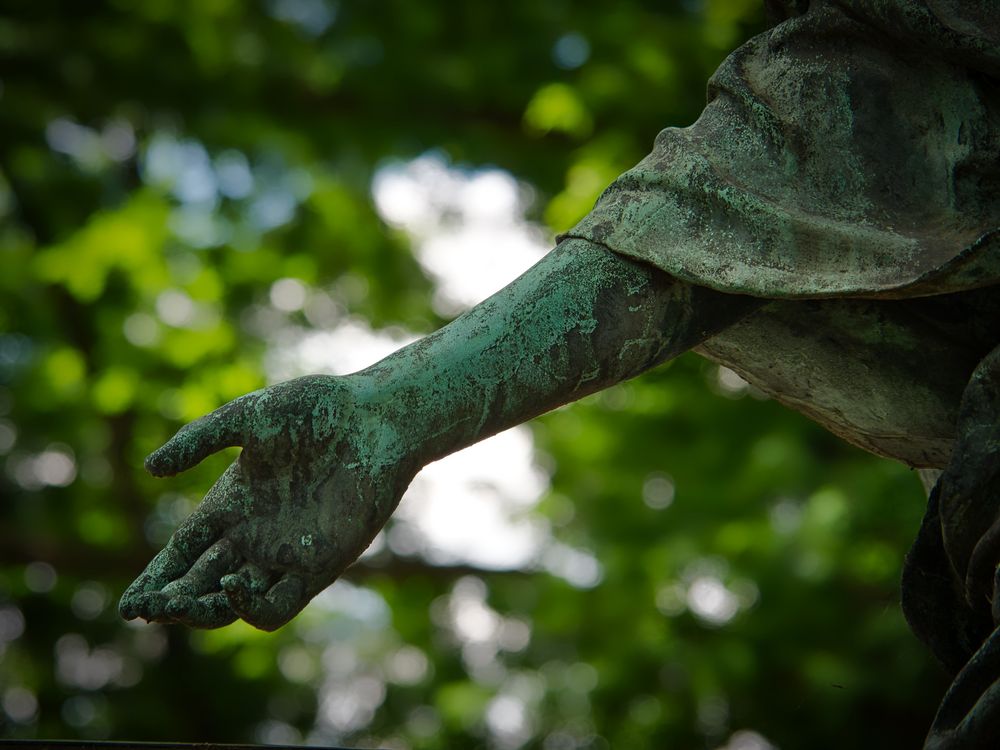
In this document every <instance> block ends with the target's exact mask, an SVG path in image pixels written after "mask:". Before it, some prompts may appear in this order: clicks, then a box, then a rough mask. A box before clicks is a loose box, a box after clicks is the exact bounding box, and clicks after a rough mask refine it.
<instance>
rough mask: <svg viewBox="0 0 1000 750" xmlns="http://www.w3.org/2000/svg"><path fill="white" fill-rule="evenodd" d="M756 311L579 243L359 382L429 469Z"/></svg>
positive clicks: (749, 305) (572, 243) (747, 304)
mask: <svg viewBox="0 0 1000 750" xmlns="http://www.w3.org/2000/svg"><path fill="white" fill-rule="evenodd" d="M754 305H755V302H754V301H752V300H748V299H746V298H740V297H733V296H727V295H723V294H719V293H716V292H712V291H710V290H706V289H702V288H697V287H692V286H690V285H688V284H685V283H683V282H679V281H676V280H674V279H672V278H670V277H669V276H667V275H666V274H664V273H662V272H660V271H658V270H656V269H653V268H651V267H649V266H646V265H643V264H640V263H635V262H632V261H629V260H626V259H624V258H621V257H619V256H617V255H615V254H613V253H611V252H609V251H608V250H606V249H604V248H602V247H600V246H598V245H594V244H591V243H588V242H585V241H582V240H570V241H567V242H563V243H561V244H560V245H559V246H558V247H557V248H556V249H555V250H554V251H553V252H552V253H550V254H549V255H548V256H546V257H545V258H544V259H543V260H542V261H541V262H539V263H538V264H537V265H535V266H534V267H533V268H531V269H529V270H528V271H527V272H526V273H525V274H524V275H523V276H521V277H520V278H518V279H516V280H515V281H514V282H512V283H511V284H510V285H509V286H507V287H506V288H504V289H503V290H501V291H500V292H498V293H497V294H495V295H494V296H492V297H490V298H489V299H487V300H486V301H484V302H482V303H481V304H479V305H478V306H477V307H475V308H474V309H473V310H470V311H469V312H467V313H466V314H464V315H462V316H461V317H460V318H458V319H456V320H455V321H453V322H452V323H450V324H449V325H447V326H445V327H444V328H442V329H441V330H439V331H438V332H436V333H434V334H432V335H431V336H428V337H427V338H425V339H422V340H421V341H418V342H416V343H414V344H412V345H410V346H408V347H405V348H404V349H401V350H400V351H398V352H396V353H394V354H393V355H391V356H389V357H388V358H386V359H384V360H382V361H381V362H379V363H378V364H376V365H374V366H373V367H371V368H369V369H368V370H365V371H363V372H362V373H359V375H360V377H361V382H363V383H364V386H363V387H364V388H365V390H366V393H364V395H363V397H364V398H365V400H366V401H368V403H369V404H370V405H371V406H373V407H375V408H377V409H379V410H382V411H385V410H388V411H391V412H401V413H402V414H403V415H405V416H404V418H403V420H402V421H401V424H400V428H399V429H400V430H401V433H400V435H399V439H400V440H401V441H402V443H403V444H405V445H406V446H408V449H412V451H413V452H414V454H415V455H416V456H417V457H418V459H419V461H420V463H427V462H429V461H432V460H434V459H436V458H440V457H441V456H443V455H446V454H448V453H451V452H453V451H455V450H458V449H460V448H463V447H465V446H467V445H470V444H471V443H473V442H476V441H477V440H480V439H482V438H484V437H487V436H489V435H492V434H494V433H496V432H499V431H501V430H504V429H506V428H508V427H511V426H513V425H515V424H519V423H520V422H523V421H525V420H527V419H530V418H532V417H534V416H537V415H538V414H541V413H543V412H546V411H548V410H550V409H553V408H555V407H557V406H560V405H561V404H565V403H567V402H570V401H574V400H576V399H578V398H581V397H582V396H585V395H587V394H589V393H593V392H594V391H598V390H600V389H602V388H606V387H608V386H610V385H612V384H614V383H617V382H619V381H621V380H624V379H627V378H630V377H632V376H634V375H637V374H639V373H641V372H643V371H644V370H646V369H648V368H650V367H652V366H654V365H656V364H659V363H661V362H663V361H665V360H667V359H669V358H671V357H673V356H676V355H677V354H679V353H681V352H683V351H685V350H687V349H689V348H691V347H692V346H694V345H696V344H697V343H698V342H699V341H702V340H704V339H705V338H706V337H707V336H709V335H712V334H713V333H715V332H717V331H718V330H721V328H723V327H725V326H727V325H729V324H731V323H732V322H734V321H735V320H737V319H738V318H739V317H741V316H742V315H744V314H746V312H748V311H749V310H750V309H752V308H753V306H754Z"/></svg>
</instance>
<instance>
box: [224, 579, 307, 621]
mask: <svg viewBox="0 0 1000 750" xmlns="http://www.w3.org/2000/svg"><path fill="white" fill-rule="evenodd" d="M227 583H228V584H229V585H227ZM223 587H224V588H225V591H226V594H227V595H228V596H229V603H230V605H231V606H232V608H233V611H235V612H236V614H238V615H239V616H240V617H241V618H242V619H243V620H245V621H246V622H248V623H249V624H251V625H253V626H254V627H255V628H259V629H260V630H277V629H278V628H280V627H281V626H282V625H284V624H285V623H287V622H288V621H289V620H291V619H292V618H293V617H295V615H297V614H298V613H299V612H301V611H302V608H303V607H305V606H306V604H308V603H309V598H310V597H309V596H308V595H307V594H306V585H305V580H304V579H303V578H302V576H300V575H298V574H297V573H286V574H285V575H284V576H282V577H281V578H280V579H279V580H278V582H277V583H275V584H274V585H273V586H272V587H271V588H270V589H268V590H267V591H266V592H262V593H257V594H254V593H251V592H250V591H248V590H246V589H242V588H241V587H239V586H238V585H237V582H236V581H227V580H224V581H223Z"/></svg>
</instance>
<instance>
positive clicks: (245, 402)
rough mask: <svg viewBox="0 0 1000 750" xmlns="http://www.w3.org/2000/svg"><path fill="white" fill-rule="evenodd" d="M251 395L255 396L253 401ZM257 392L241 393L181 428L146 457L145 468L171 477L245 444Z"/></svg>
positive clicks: (157, 475) (159, 475)
mask: <svg viewBox="0 0 1000 750" xmlns="http://www.w3.org/2000/svg"><path fill="white" fill-rule="evenodd" d="M251 397H254V398H253V399H252V400H251ZM255 397H256V394H255V393H251V394H248V395H246V396H241V397H240V398H238V399H236V400H235V401H230V402H229V403H228V404H226V405H225V406H220V407H219V408H218V409H216V410H215V411H213V412H212V413H211V414H206V415H205V416H204V417H202V418H201V419H197V420H195V421H194V422H191V423H190V424H186V425H184V426H183V427H181V429H180V430H178V432H177V434H176V435H174V436H173V437H172V438H170V440H168V441H167V442H166V443H164V444H163V446H161V447H160V448H157V449H156V450H155V451H153V452H152V453H150V454H149V455H148V456H147V457H146V461H145V465H146V471H148V472H149V473H150V474H152V475H153V476H155V477H168V476H173V475H174V474H178V473H180V472H182V471H187V470H188V469H190V468H192V467H194V466H197V465H198V464H199V463H200V462H201V461H202V460H203V459H204V458H206V457H207V456H210V455H212V454H213V453H216V452H217V451H220V450H222V449H223V448H231V447H233V446H237V445H243V444H244V443H245V425H246V410H247V408H248V407H249V406H250V405H251V404H252V403H253V400H256V398H255Z"/></svg>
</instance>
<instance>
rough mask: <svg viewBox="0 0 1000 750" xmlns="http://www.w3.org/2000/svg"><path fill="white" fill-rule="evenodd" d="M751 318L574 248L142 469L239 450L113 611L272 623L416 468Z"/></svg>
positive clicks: (739, 301) (388, 508)
mask: <svg viewBox="0 0 1000 750" xmlns="http://www.w3.org/2000/svg"><path fill="white" fill-rule="evenodd" d="M759 304H760V302H759V301H757V300H753V299H749V298H744V297H735V296H732V295H725V294H721V293H718V292H713V291H711V290H707V289H704V288H699V287H693V286H691V285H688V284H685V283H683V282H679V281H677V280H674V279H672V278H671V277H669V276H667V275H665V274H663V273H662V272H660V271H658V270H656V269H653V268H651V267H649V266H646V265H643V264H640V263H636V262H633V261H630V260H627V259H624V258H621V257H619V256H617V255H615V254H613V253H611V252H609V251H608V250H606V249H605V248H603V247H601V246H598V245H594V244H591V243H588V242H586V241H583V240H569V241H566V242H563V243H561V244H560V245H559V246H558V247H557V248H556V249H555V250H554V251H553V252H552V253H550V254H549V255H548V256H546V257H545V258H544V259H543V260H542V261H541V262H539V263H538V264H537V265H535V266H534V267H533V268H531V269H530V270H529V271H527V272H526V273H525V274H524V275H523V276H521V277H520V278H518V279H517V280H515V281H514V282H512V283H511V284H510V285H509V286H507V287H506V288H504V289H503V290H501V291H500V292H498V293H497V294H496V295H494V296H493V297H491V298H489V299H488V300H486V301H485V302H483V303H481V304H480V305H479V306H477V307H476V308H474V309H473V310H470V311H469V312H468V313H466V314H464V315H462V316H461V317H460V318H458V319H456V320H455V321H454V322H452V323H450V324H449V325H447V326H445V327H444V328H442V329H441V330H440V331H438V332H437V333H435V334H433V335H431V336H428V337H427V338H425V339H422V340H421V341H418V342H416V343H414V344H411V345H410V346H408V347H405V348H403V349H401V350H399V351H398V352H396V353H394V354H392V355H390V356H389V357H387V358H386V359H384V360H382V361H381V362H379V363H377V364H376V365H374V366H372V367H370V368H368V369H367V370H363V371H361V372H358V373H355V374H353V375H349V376H345V377H339V378H335V377H326V376H311V377H307V378H299V379H297V380H292V381H289V382H287V383H282V384H279V385H276V386H272V387H271V388H267V389H264V390H262V391H258V392H255V393H252V394H249V395H247V396H243V397H242V398H240V399H237V400H236V401H233V402H231V403H230V404H227V405H226V406H223V407H222V408H221V409H219V410H217V411H215V412H213V413H212V414H210V415H208V416H206V417H203V418H202V419H200V420H198V421H197V422H193V423H191V424H190V425H188V426H186V427H184V428H183V429H182V430H181V431H180V432H179V433H178V434H177V435H176V436H174V437H173V438H172V439H171V440H170V441H169V442H168V443H167V444H166V445H164V446H163V447H162V448H160V449H159V450H158V451H156V452H155V453H153V454H152V455H151V456H150V457H149V458H148V459H147V467H148V468H149V470H150V471H151V472H152V473H154V474H156V475H157V476H167V475H171V474H176V473H177V472H179V471H183V470H185V469H187V468H190V467H191V466H193V465H195V464H196V463H198V462H199V461H200V460H202V459H203V458H204V457H205V456H207V455H209V454H211V453H213V452H215V451H217V450H220V449H221V448H224V447H228V446H233V445H240V446H243V448H244V450H243V452H242V453H241V455H240V457H239V459H237V460H236V461H235V462H234V463H233V464H232V465H231V466H230V467H229V469H227V471H226V472H225V473H224V474H223V476H222V477H221V478H220V479H219V481H218V482H217V483H216V484H215V486H213V488H212V489H211V490H210V492H209V493H208V495H207V496H206V498H205V500H204V501H203V502H202V504H201V505H200V506H199V508H198V509H197V510H196V511H195V513H194V514H192V516H191V517H190V518H189V519H187V520H186V521H185V522H184V524H182V526H181V527H180V528H179V529H178V531H177V532H176V533H175V534H174V536H173V537H172V538H171V540H170V542H169V543H168V544H167V546H166V547H165V549H164V550H163V551H162V552H161V553H160V554H159V555H157V557H156V558H154V560H153V561H152V562H151V563H150V564H149V566H147V568H146V570H145V571H144V572H143V573H142V575H140V576H139V578H138V579H136V581H135V582H134V583H133V584H132V586H131V587H130V588H129V589H128V591H126V592H125V595H124V596H123V597H122V602H121V612H122V615H123V616H124V617H126V618H129V619H131V618H133V617H144V618H145V619H147V620H155V621H173V622H182V623H185V624H188V625H192V626H196V627H218V626H220V625H224V624H227V623H228V622H231V621H232V620H234V619H236V617H242V618H243V619H244V620H246V621H248V622H250V623H251V624H253V625H255V626H257V627H261V628H264V629H274V628H276V627H279V626H281V625H283V624H284V623H285V622H287V621H288V620H289V619H291V618H292V617H293V616H294V615H295V614H297V613H298V612H299V611H300V610H301V609H302V607H304V606H305V605H306V603H308V601H309V600H310V599H311V598H312V597H313V596H315V595H316V594H317V593H318V592H319V591H321V590H322V589H323V588H325V587H326V586H327V585H329V584H330V583H331V582H332V581H333V580H334V579H335V578H336V577H337V576H338V575H339V574H340V573H341V572H343V570H344V569H345V568H346V567H347V566H348V565H349V564H350V563H352V562H353V561H354V560H355V559H356V558H357V556H358V555H359V554H360V553H361V552H362V551H363V550H364V549H365V547H366V546H367V545H368V543H369V542H370V541H371V539H372V538H373V537H374V536H375V534H376V533H377V532H378V530H379V529H380V528H381V527H382V526H383V525H384V524H385V522H386V520H387V519H388V517H389V515H390V514H391V513H392V511H393V510H394V509H395V507H396V504H397V502H398V501H399V498H400V496H401V495H402V493H403V491H404V490H405V489H406V486H407V485H408V484H409V482H410V480H411V479H412V478H413V476H414V475H415V474H416V472H417V471H418V470H419V469H420V468H421V467H422V466H424V465H425V464H427V463H429V462H430V461H433V460H435V459H437V458H440V457H442V456H444V455H447V454H448V453H451V452H454V451H456V450H458V449H460V448H463V447H465V446H467V445H470V444H472V443H474V442H476V441H477V440H481V439H482V438H485V437H487V436H489V435H492V434H495V433H497V432H499V431H501V430H503V429H506V428H508V427H511V426H513V425H515V424H519V423H520V422H523V421H525V420H527V419H531V418H532V417H534V416H536V415H538V414H541V413H543V412H545V411H548V410H550V409H553V408H555V407H557V406H559V405H561V404H564V403H567V402H569V401H573V400H575V399H578V398H581V397H582V396H585V395H587V394H589V393H593V392H594V391H597V390H600V389H602V388H606V387H608V386H610V385H612V384H614V383H617V382H619V381H621V380H624V379H626V378H630V377H632V376H634V375H637V374H639V373H641V372H643V371H644V370H646V369H648V368H650V367H652V366H654V365H656V364H659V363H661V362H663V361H665V360H667V359H669V358H671V357H673V356H676V355H677V354H680V353H681V352H684V351H686V350H687V349H690V348H691V347H693V346H695V345H697V344H698V343H700V342H701V341H703V340H705V339H706V338H708V337H710V336H712V335H714V334H715V333H717V332H719V331H721V330H722V329H724V328H726V327H727V326H729V325H731V324H732V323H734V322H736V321H738V320H739V319H741V318H742V317H744V316H745V315H747V314H748V313H749V312H751V311H752V310H753V309H755V308H756V307H757V306H758V305H759Z"/></svg>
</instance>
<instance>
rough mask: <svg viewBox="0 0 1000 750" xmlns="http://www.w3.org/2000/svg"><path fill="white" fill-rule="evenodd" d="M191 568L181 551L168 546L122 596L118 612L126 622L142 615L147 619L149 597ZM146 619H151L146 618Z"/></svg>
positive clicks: (151, 561)
mask: <svg viewBox="0 0 1000 750" xmlns="http://www.w3.org/2000/svg"><path fill="white" fill-rule="evenodd" d="M189 567H190V561H189V560H188V559H187V557H186V555H184V554H182V553H181V551H180V550H179V549H178V548H176V547H174V546H172V545H171V544H169V543H168V544H167V546H166V547H164V548H163V549H162V550H160V552H159V553H157V555H156V557H154V558H153V559H152V560H150V562H149V565H147V566H146V569H145V570H144V571H143V572H142V573H141V574H140V575H139V577H138V578H136V579H135V581H133V582H132V585H131V586H129V587H128V588H127V589H126V590H125V593H124V594H122V598H121V602H120V603H119V605H118V611H119V612H120V613H121V616H122V617H124V618H125V619H126V620H134V619H135V618H136V617H139V616H140V615H141V616H143V617H146V609H145V604H144V602H146V601H147V600H149V595H150V594H151V593H153V592H159V591H160V590H161V589H162V588H163V587H164V586H166V585H167V584H168V583H169V582H170V581H172V580H174V579H175V578H178V577H179V576H182V575H184V573H185V572H186V571H187V569H188V568H189ZM146 619H149V618H148V617H146Z"/></svg>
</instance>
